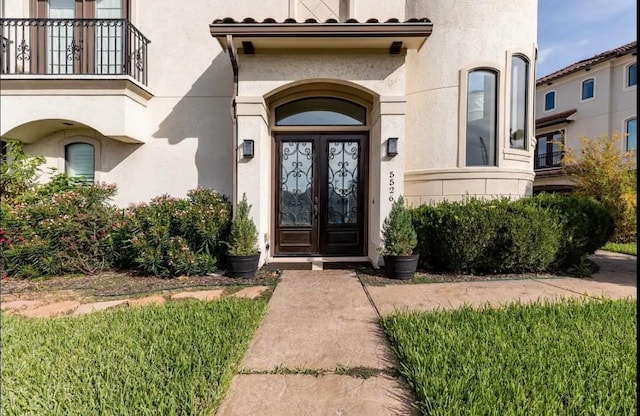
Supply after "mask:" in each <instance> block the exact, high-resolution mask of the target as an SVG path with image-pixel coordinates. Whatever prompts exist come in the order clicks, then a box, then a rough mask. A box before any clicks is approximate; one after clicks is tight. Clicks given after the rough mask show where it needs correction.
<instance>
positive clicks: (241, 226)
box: [227, 194, 258, 256]
mask: <svg viewBox="0 0 640 416" xmlns="http://www.w3.org/2000/svg"><path fill="white" fill-rule="evenodd" d="M249 211H251V205H249V204H248V203H247V195H246V194H242V200H241V201H240V202H239V203H238V206H237V207H236V214H235V215H234V216H233V219H232V221H231V235H230V236H229V242H228V243H227V247H228V250H227V254H228V255H230V256H250V255H252V254H256V253H257V252H258V231H257V230H256V225H255V223H254V222H253V220H252V219H251V217H249Z"/></svg>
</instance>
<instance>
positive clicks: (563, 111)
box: [533, 41, 638, 192]
mask: <svg viewBox="0 0 640 416" xmlns="http://www.w3.org/2000/svg"><path fill="white" fill-rule="evenodd" d="M636 54H637V42H636V41H634V42H631V43H628V44H626V45H622V46H620V47H618V48H615V49H612V50H609V51H606V52H602V53H599V54H597V55H595V56H592V57H590V58H587V59H584V60H582V61H579V62H576V63H573V64H571V65H569V66H567V67H565V68H562V69H560V70H558V71H555V72H553V73H551V74H549V75H546V76H543V77H542V78H540V79H538V80H537V81H536V139H537V145H536V151H535V152H536V157H535V172H536V178H535V181H534V185H533V186H534V191H535V192H539V191H567V190H570V189H571V188H572V187H573V186H575V182H574V181H573V180H572V179H571V177H570V176H567V175H566V174H565V173H564V172H563V169H562V156H563V152H562V148H563V145H566V146H567V147H569V148H571V149H573V150H574V151H579V149H580V137H583V136H584V137H589V138H595V137H599V136H602V135H608V136H611V135H614V134H619V135H624V136H625V137H624V138H623V139H622V140H621V141H620V151H621V152H627V151H635V150H636V112H637V90H636V88H637V82H638V79H637V56H636Z"/></svg>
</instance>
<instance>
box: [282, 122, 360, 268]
mask: <svg viewBox="0 0 640 416" xmlns="http://www.w3.org/2000/svg"><path fill="white" fill-rule="evenodd" d="M365 138H366V136H365V135H364V134H361V133H357V134H329V133H323V134H286V135H285V134H281V135H277V136H276V144H277V155H278V156H277V158H278V159H277V167H276V171H277V187H276V189H277V196H276V213H277V215H276V218H277V223H276V253H275V254H276V255H331V256H342V255H345V256H354V255H363V254H364V253H365V250H364V235H365V230H364V228H365V224H366V221H365V209H364V193H365V184H364V179H365V177H366V170H365V164H366V163H365V162H364V161H366V158H365V154H366V148H365V144H366V140H365Z"/></svg>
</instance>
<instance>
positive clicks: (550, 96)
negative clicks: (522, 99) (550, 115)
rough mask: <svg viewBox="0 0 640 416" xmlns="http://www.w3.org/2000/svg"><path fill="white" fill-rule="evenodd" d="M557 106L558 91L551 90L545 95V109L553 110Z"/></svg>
mask: <svg viewBox="0 0 640 416" xmlns="http://www.w3.org/2000/svg"><path fill="white" fill-rule="evenodd" d="M555 108H556V92H555V91H549V92H548V93H546V94H545V95H544V111H551V110H554V109H555Z"/></svg>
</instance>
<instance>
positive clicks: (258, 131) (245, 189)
mask: <svg viewBox="0 0 640 416" xmlns="http://www.w3.org/2000/svg"><path fill="white" fill-rule="evenodd" d="M236 114H237V117H238V149H237V152H236V164H237V169H238V170H237V172H238V176H237V178H238V187H237V194H236V195H234V198H235V200H236V202H238V201H240V200H241V199H242V195H243V194H246V195H247V201H248V202H249V204H251V213H250V214H251V216H252V217H253V221H254V222H255V224H256V228H257V230H258V247H259V248H260V252H261V253H262V255H261V256H260V264H263V263H264V261H265V260H266V259H267V258H268V257H269V255H270V253H269V249H268V248H267V242H268V241H269V238H268V236H269V232H270V229H271V227H270V224H271V209H270V206H271V205H270V195H271V193H272V192H271V182H272V181H271V177H272V172H271V169H272V168H271V138H270V136H269V124H268V116H267V109H266V105H265V102H264V100H263V99H262V97H242V96H238V97H237V98H236ZM245 140H253V141H254V157H253V158H246V157H244V155H243V151H242V144H243V142H244V141H245Z"/></svg>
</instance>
